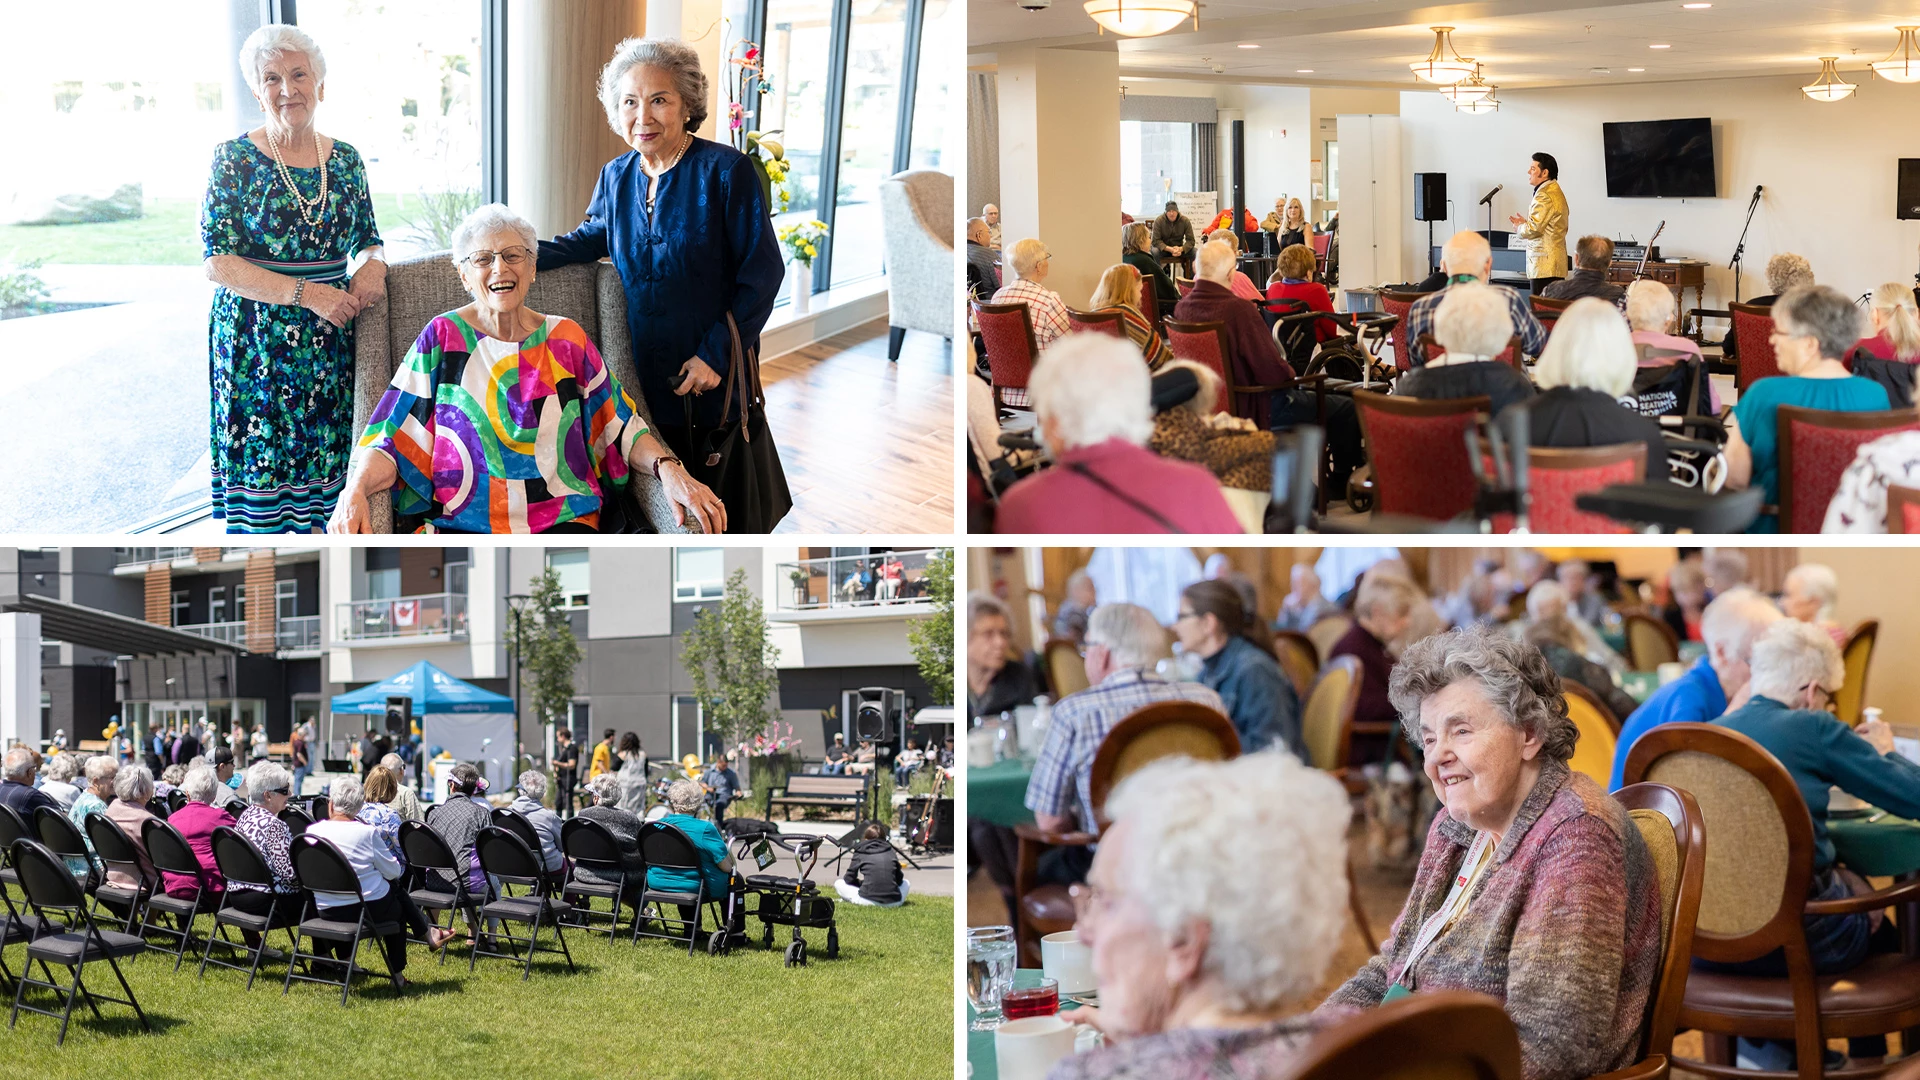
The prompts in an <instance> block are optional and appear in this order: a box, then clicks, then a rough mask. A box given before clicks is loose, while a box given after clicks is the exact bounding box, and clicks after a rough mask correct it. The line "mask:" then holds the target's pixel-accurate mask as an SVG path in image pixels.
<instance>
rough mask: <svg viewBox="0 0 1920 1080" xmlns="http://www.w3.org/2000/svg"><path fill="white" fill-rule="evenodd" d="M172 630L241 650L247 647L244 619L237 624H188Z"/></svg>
mask: <svg viewBox="0 0 1920 1080" xmlns="http://www.w3.org/2000/svg"><path fill="white" fill-rule="evenodd" d="M174 629H175V630H178V631H180V632H181V633H183V634H193V635H195V636H197V637H203V638H206V639H208V640H210V641H218V642H220V643H221V644H223V645H237V646H239V647H240V648H242V649H244V648H246V647H247V624H246V620H244V619H243V620H241V621H239V622H210V623H188V624H186V625H185V626H176V627H174Z"/></svg>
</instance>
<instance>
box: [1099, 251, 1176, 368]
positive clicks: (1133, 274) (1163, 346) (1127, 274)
mask: <svg viewBox="0 0 1920 1080" xmlns="http://www.w3.org/2000/svg"><path fill="white" fill-rule="evenodd" d="M1140 289H1141V283H1140V271H1138V270H1136V269H1134V268H1133V267H1131V266H1129V265H1127V264H1126V263H1114V264H1113V265H1112V266H1109V267H1107V272H1106V273H1104V274H1101V275H1100V284H1099V285H1097V286H1095V287H1094V290H1093V296H1092V298H1091V299H1089V300H1088V301H1087V303H1088V306H1089V307H1090V308H1091V309H1092V310H1093V311H1094V312H1096V313H1099V314H1117V315H1119V316H1120V329H1121V330H1122V331H1124V332H1125V333H1126V335H1127V340H1128V341H1131V342H1133V343H1134V345H1135V346H1136V347H1138V348H1139V350H1140V355H1141V357H1142V358H1144V359H1145V360H1146V362H1147V367H1148V369H1150V370H1153V371H1158V370H1160V365H1162V364H1164V363H1166V362H1167V361H1169V360H1171V359H1173V350H1172V349H1169V348H1167V343H1166V341H1165V340H1164V339H1162V338H1161V337H1160V331H1158V330H1156V329H1154V325H1153V321H1152V320H1151V319H1149V318H1147V317H1146V316H1145V315H1143V314H1141V311H1142V310H1143V307H1142V304H1141V300H1140Z"/></svg>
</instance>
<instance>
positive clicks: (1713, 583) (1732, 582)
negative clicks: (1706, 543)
mask: <svg viewBox="0 0 1920 1080" xmlns="http://www.w3.org/2000/svg"><path fill="white" fill-rule="evenodd" d="M1700 570H1701V572H1703V573H1705V574H1706V575H1707V585H1708V587H1710V588H1712V589H1715V590H1723V589H1731V588H1733V587H1734V586H1736V585H1744V584H1746V581H1747V553H1746V552H1744V551H1741V550H1740V549H1739V548H1727V547H1716V548H1708V549H1707V550H1706V552H1705V553H1704V554H1702V555H1701V556H1700Z"/></svg>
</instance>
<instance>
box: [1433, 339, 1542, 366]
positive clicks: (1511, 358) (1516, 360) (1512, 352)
mask: <svg viewBox="0 0 1920 1080" xmlns="http://www.w3.org/2000/svg"><path fill="white" fill-rule="evenodd" d="M1420 349H1421V353H1422V355H1424V356H1425V357H1426V362H1427V363H1429V364H1431V363H1433V358H1434V357H1436V356H1439V355H1441V354H1443V353H1445V352H1446V351H1447V350H1445V349H1443V348H1441V347H1440V343H1439V342H1437V341H1435V340H1433V335H1432V334H1421V335H1420ZM1494 359H1495V360H1498V361H1500V362H1501V363H1503V364H1507V365H1510V366H1511V367H1512V368H1513V369H1514V370H1515V371H1518V372H1521V373H1522V374H1525V372H1526V370H1527V365H1526V362H1525V361H1523V360H1521V359H1520V335H1518V334H1515V335H1514V336H1513V337H1510V338H1508V339H1507V347H1506V348H1505V349H1502V350H1501V351H1500V355H1498V356H1496V357H1494Z"/></svg>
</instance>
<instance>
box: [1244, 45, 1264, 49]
mask: <svg viewBox="0 0 1920 1080" xmlns="http://www.w3.org/2000/svg"><path fill="white" fill-rule="evenodd" d="M1240 47H1241V48H1243V49H1257V48H1259V47H1260V46H1258V45H1253V44H1247V45H1242V46H1240Z"/></svg>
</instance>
